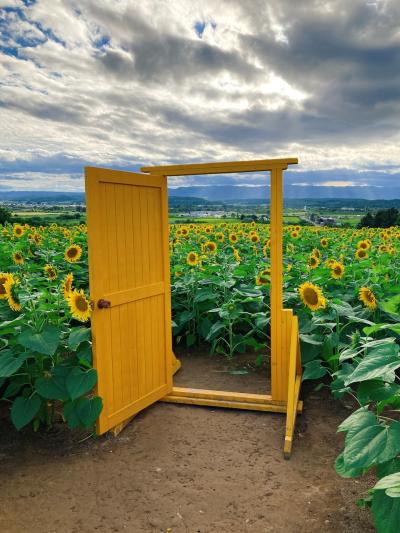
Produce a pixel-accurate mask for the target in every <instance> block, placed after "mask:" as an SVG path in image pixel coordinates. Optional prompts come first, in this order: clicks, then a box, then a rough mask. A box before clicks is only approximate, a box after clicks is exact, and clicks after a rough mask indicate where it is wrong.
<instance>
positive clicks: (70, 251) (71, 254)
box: [67, 248, 78, 257]
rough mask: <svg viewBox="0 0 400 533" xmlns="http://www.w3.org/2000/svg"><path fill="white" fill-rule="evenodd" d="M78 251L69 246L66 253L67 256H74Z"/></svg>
mask: <svg viewBox="0 0 400 533" xmlns="http://www.w3.org/2000/svg"><path fill="white" fill-rule="evenodd" d="M77 253H78V250H77V249H76V248H70V249H69V250H68V251H67V255H68V257H75V256H76V255H77Z"/></svg>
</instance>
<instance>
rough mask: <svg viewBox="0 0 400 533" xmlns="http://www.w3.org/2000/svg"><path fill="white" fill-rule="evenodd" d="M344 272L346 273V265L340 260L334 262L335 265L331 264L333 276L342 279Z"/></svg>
mask: <svg viewBox="0 0 400 533" xmlns="http://www.w3.org/2000/svg"><path fill="white" fill-rule="evenodd" d="M343 274H344V265H343V264H342V263H339V262H338V261H336V262H335V263H333V265H332V266H331V276H332V278H334V279H340V278H341V277H343Z"/></svg>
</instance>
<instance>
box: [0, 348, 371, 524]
mask: <svg viewBox="0 0 400 533" xmlns="http://www.w3.org/2000/svg"><path fill="white" fill-rule="evenodd" d="M210 365H211V366H210ZM246 365H247V362H246V361H244V360H242V361H241V362H240V363H238V362H235V363H232V365H228V364H227V363H226V361H225V360H222V359H221V360H214V362H212V363H211V362H210V360H209V359H208V358H206V357H199V356H197V357H192V358H191V359H190V358H185V360H184V367H185V370H186V373H185V372H182V373H181V374H180V375H179V374H178V375H177V376H176V381H177V384H180V385H189V386H197V387H199V388H214V389H220V390H221V389H222V390H224V389H225V390H228V389H231V390H242V391H249V392H265V388H264V383H265V381H264V380H265V369H264V370H262V371H256V370H251V371H250V373H249V374H240V373H239V374H238V373H236V372H235V371H237V370H238V369H240V368H242V369H243V368H248V366H246ZM232 370H233V371H234V373H233V374H232V373H231V371H232ZM205 376H207V378H205ZM205 380H206V381H205ZM260 387H262V388H261V390H260ZM303 398H304V400H305V409H304V414H303V415H302V416H301V417H300V418H299V419H298V424H297V434H296V440H295V445H294V453H293V456H292V458H291V460H290V461H285V460H284V459H283V457H282V444H283V435H284V417H283V416H282V415H273V414H265V413H255V412H245V411H235V410H223V409H212V408H205V407H194V406H185V405H173V404H163V403H157V404H155V405H154V406H152V407H150V408H148V409H147V410H145V411H144V412H143V413H141V414H140V415H138V416H137V417H136V418H135V419H134V420H133V421H132V422H131V423H130V424H129V425H128V426H127V427H126V429H125V430H124V431H123V432H122V433H121V434H120V435H119V436H118V437H117V438H110V437H101V438H89V439H86V440H84V441H83V442H79V439H81V438H82V435H79V434H76V433H72V434H71V433H70V432H66V431H65V430H64V429H55V430H54V431H53V432H51V433H50V434H33V433H32V432H31V431H30V430H26V431H24V432H22V433H17V432H15V431H13V430H12V429H11V426H10V425H9V423H8V422H7V421H5V420H3V421H1V422H0V476H1V483H0V531H1V532H2V533H25V532H27V533H28V532H29V533H92V532H97V533H109V532H115V533H118V532H130V533H142V532H143V533H161V532H162V533H165V532H167V531H171V532H172V533H233V532H235V533H236V532H238V533H266V532H285V533H292V532H293V533H298V532H304V533H309V532H335V533H339V532H345V533H352V532H354V533H367V532H372V531H374V529H373V527H372V523H371V518H370V515H369V513H368V512H367V511H361V510H359V509H357V507H356V506H355V500H356V499H357V497H358V496H359V495H360V494H361V493H362V492H363V490H365V489H366V487H367V486H368V484H367V483H366V481H365V480H343V479H340V478H339V477H338V476H337V475H336V474H335V472H334V470H333V466H332V465H333V462H334V459H335V456H336V455H337V453H338V452H339V451H340V448H341V436H340V435H336V427H337V425H338V423H339V422H340V421H341V420H343V419H344V418H345V417H346V416H347V415H348V414H349V412H348V411H347V410H346V409H345V408H344V407H343V406H341V405H340V404H339V403H337V402H334V401H333V400H332V399H331V398H330V397H329V394H328V393H325V392H318V393H315V392H313V391H312V388H308V392H307V389H306V388H304V390H303Z"/></svg>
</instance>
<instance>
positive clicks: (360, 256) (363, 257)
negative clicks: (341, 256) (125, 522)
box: [354, 248, 368, 259]
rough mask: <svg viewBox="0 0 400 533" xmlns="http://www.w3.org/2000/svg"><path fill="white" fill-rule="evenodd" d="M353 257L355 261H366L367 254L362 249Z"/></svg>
mask: <svg viewBox="0 0 400 533" xmlns="http://www.w3.org/2000/svg"><path fill="white" fill-rule="evenodd" d="M354 255H355V256H356V258H357V259H367V257H368V253H367V252H366V251H365V250H363V249H362V248H359V249H358V250H357V251H356V253H355V254H354Z"/></svg>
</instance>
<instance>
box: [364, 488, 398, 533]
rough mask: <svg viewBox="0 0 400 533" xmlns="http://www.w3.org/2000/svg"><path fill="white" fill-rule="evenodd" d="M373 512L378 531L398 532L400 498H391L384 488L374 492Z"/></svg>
mask: <svg viewBox="0 0 400 533" xmlns="http://www.w3.org/2000/svg"><path fill="white" fill-rule="evenodd" d="M371 510H372V514H373V515H374V522H375V527H376V530H377V532H378V533H398V532H399V524H400V498H390V497H389V496H387V494H386V493H385V492H384V491H382V490H377V491H376V492H374V495H373V498H372V508H371Z"/></svg>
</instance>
